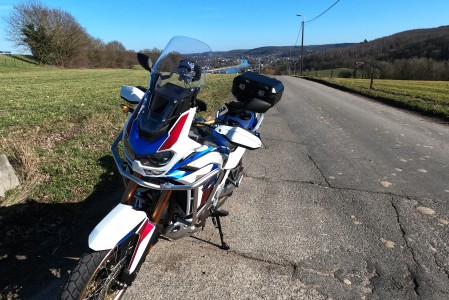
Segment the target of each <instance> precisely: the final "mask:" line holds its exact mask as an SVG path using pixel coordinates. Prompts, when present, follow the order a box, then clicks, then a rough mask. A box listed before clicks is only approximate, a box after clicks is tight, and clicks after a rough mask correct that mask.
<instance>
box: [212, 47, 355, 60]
mask: <svg viewBox="0 0 449 300" xmlns="http://www.w3.org/2000/svg"><path fill="white" fill-rule="evenodd" d="M352 45H355V44H354V43H341V44H326V45H309V46H304V53H309V54H311V53H315V52H318V51H325V50H329V49H335V48H345V47H350V46H352ZM300 49H301V47H300V46H267V47H259V48H255V49H238V50H231V51H218V52H214V55H217V56H223V57H229V58H239V57H258V56H275V57H298V56H299V51H300Z"/></svg>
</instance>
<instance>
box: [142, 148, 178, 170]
mask: <svg viewBox="0 0 449 300" xmlns="http://www.w3.org/2000/svg"><path fill="white" fill-rule="evenodd" d="M173 155H175V154H174V152H173V151H162V152H157V153H154V154H151V155H148V156H145V157H142V158H140V163H141V164H142V165H143V166H145V167H153V168H160V167H164V166H166V165H167V164H168V163H169V162H170V160H171V159H172V157H173Z"/></svg>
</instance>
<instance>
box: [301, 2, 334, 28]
mask: <svg viewBox="0 0 449 300" xmlns="http://www.w3.org/2000/svg"><path fill="white" fill-rule="evenodd" d="M338 2H340V0H337V1H336V2H335V3H334V4H332V5H331V6H330V7H329V8H328V9H326V10H325V11H323V12H322V13H321V14H319V15H318V16H316V17H315V18H313V19H312V20H309V21H307V22H305V23H310V22H312V21H315V20H316V19H318V18H319V17H321V16H322V15H324V14H325V13H327V12H328V11H329V10H330V9H331V8H332V7H334V6H335V5H336V4H337V3H338Z"/></svg>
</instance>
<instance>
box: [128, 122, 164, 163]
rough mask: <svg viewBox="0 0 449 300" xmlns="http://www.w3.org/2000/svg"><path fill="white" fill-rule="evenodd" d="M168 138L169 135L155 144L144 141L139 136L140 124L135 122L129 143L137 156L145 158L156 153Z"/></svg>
mask: <svg viewBox="0 0 449 300" xmlns="http://www.w3.org/2000/svg"><path fill="white" fill-rule="evenodd" d="M167 137H168V133H166V134H165V135H164V136H162V137H161V138H159V139H158V140H156V141H154V142H148V141H147V140H144V139H142V138H141V137H140V135H139V122H138V121H137V120H134V122H133V125H132V127H131V132H130V134H129V143H130V144H131V147H132V148H133V151H134V153H135V154H137V155H139V156H143V155H149V154H153V153H156V152H157V150H158V149H159V147H160V146H161V145H162V144H163V143H164V141H165V140H166V139H167Z"/></svg>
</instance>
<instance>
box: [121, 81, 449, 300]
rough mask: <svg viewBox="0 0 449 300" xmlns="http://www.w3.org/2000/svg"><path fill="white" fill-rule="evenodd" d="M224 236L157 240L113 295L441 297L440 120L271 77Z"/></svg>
mask: <svg viewBox="0 0 449 300" xmlns="http://www.w3.org/2000/svg"><path fill="white" fill-rule="evenodd" d="M280 79H281V80H282V81H283V83H284V84H285V92H284V97H283V99H282V101H281V102H280V103H279V105H278V106H277V107H275V108H274V109H272V110H270V111H269V112H268V113H267V116H266V120H265V122H264V124H263V126H262V129H261V133H262V139H263V144H264V147H263V148H262V149H259V150H256V151H251V152H249V153H247V154H246V157H245V161H244V164H245V166H246V170H245V174H246V177H245V179H244V180H243V184H242V187H241V188H240V189H239V190H238V191H236V192H234V195H233V196H232V198H231V199H230V200H229V202H228V203H226V205H225V206H226V208H227V210H229V211H230V215H229V216H228V217H227V218H225V219H224V220H223V227H224V232H225V238H226V241H227V243H228V244H229V245H230V246H231V250H229V251H223V250H220V249H219V248H217V247H216V246H215V245H214V244H216V243H218V242H219V237H218V233H217V232H216V231H215V230H214V228H213V226H212V224H211V223H209V224H208V226H207V227H206V229H205V231H203V232H201V233H199V234H197V235H196V237H195V238H189V239H184V240H179V241H172V242H168V241H162V242H160V243H159V244H158V245H157V246H156V247H155V249H154V250H153V252H152V253H151V254H150V255H149V256H148V258H147V261H146V263H145V264H144V266H143V268H142V270H141V272H140V274H139V276H138V279H137V281H136V282H135V284H134V285H133V286H132V287H131V288H130V289H129V290H128V291H127V293H126V294H125V297H124V299H132V300H137V299H180V298H189V299H449V249H448V241H449V234H448V232H449V225H448V223H449V215H448V212H449V202H448V200H449V172H448V171H449V155H448V150H449V126H447V125H445V124H438V122H436V121H435V120H429V119H426V118H424V117H422V116H419V115H416V114H413V113H409V112H405V111H401V110H398V109H395V108H391V107H388V106H385V105H382V104H378V103H375V102H373V101H371V100H368V99H365V98H361V97H358V96H354V95H351V94H348V93H344V92H341V91H337V90H334V89H331V88H328V87H325V86H322V85H319V84H317V83H313V82H308V81H304V80H301V79H297V78H290V77H281V78H280Z"/></svg>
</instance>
